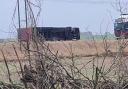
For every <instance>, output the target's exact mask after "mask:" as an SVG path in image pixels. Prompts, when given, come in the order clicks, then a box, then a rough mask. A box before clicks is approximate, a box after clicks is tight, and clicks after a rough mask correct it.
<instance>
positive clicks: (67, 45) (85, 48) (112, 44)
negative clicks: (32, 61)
mask: <svg viewBox="0 0 128 89" xmlns="http://www.w3.org/2000/svg"><path fill="white" fill-rule="evenodd" d="M45 43H46V44H48V45H49V48H50V49H51V51H52V52H53V53H56V52H58V55H59V56H63V57H69V56H70V55H71V51H72V52H73V54H74V55H75V56H83V57H84V56H85V57H87V56H94V55H96V54H97V53H98V54H99V55H100V54H103V53H105V50H104V45H103V42H102V41H96V43H95V45H94V42H93V41H56V42H45ZM107 43H108V44H109V48H108V50H109V51H111V52H112V53H115V52H117V49H118V48H117V47H118V43H117V41H116V40H111V41H109V42H107ZM12 44H14V45H15V47H16V50H17V52H18V56H19V58H20V59H21V60H23V59H25V58H24V57H25V56H27V55H26V53H25V52H24V51H21V50H20V46H19V43H6V44H0V49H1V48H2V49H3V51H4V54H5V56H6V58H7V59H8V60H10V61H11V60H12V61H13V60H15V59H17V57H16V55H15V52H14V49H13V46H12ZM70 49H72V50H70ZM124 50H125V51H126V52H127V51H128V48H125V49H124ZM2 59H3V57H2V54H1V53H0V61H2Z"/></svg>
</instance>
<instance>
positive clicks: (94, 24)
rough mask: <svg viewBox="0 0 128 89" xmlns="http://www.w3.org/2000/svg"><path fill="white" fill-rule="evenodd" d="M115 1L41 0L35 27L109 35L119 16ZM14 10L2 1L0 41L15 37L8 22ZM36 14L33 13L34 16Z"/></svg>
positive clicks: (12, 4) (11, 2)
mask: <svg viewBox="0 0 128 89" xmlns="http://www.w3.org/2000/svg"><path fill="white" fill-rule="evenodd" d="M20 1H21V6H20V8H21V18H22V20H24V4H23V1H24V0H20ZM115 1H116V0H42V1H41V2H42V12H41V14H40V19H39V22H38V26H49V27H67V26H71V27H79V28H80V31H81V32H85V31H91V32H93V33H94V34H99V33H104V32H106V31H107V32H111V33H113V23H114V19H116V18H117V17H119V15H120V12H118V11H117V10H116V9H115V7H116V3H115ZM125 4H126V3H125ZM15 6H16V0H3V1H2V2H1V3H0V12H1V15H0V39H2V38H13V37H17V33H16V28H14V26H13V21H12V17H13V13H14V9H15ZM36 10H37V9H35V10H34V11H35V13H36ZM16 13H17V12H16ZM16 15H17V14H16ZM14 23H15V25H16V27H18V24H17V23H18V22H17V16H15V19H14Z"/></svg>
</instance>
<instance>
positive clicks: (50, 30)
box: [18, 27, 80, 41]
mask: <svg viewBox="0 0 128 89" xmlns="http://www.w3.org/2000/svg"><path fill="white" fill-rule="evenodd" d="M34 29H35V32H36V36H37V37H39V38H42V39H45V40H46V41H54V40H56V41H60V40H63V41H64V40H79V39H80V31H79V28H77V27H76V28H72V27H36V28H27V29H26V28H21V29H18V40H19V41H29V40H31V39H32V34H33V33H34V32H33V31H34Z"/></svg>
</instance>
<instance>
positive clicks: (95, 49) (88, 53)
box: [0, 40, 128, 82]
mask: <svg viewBox="0 0 128 89" xmlns="http://www.w3.org/2000/svg"><path fill="white" fill-rule="evenodd" d="M45 44H46V45H48V46H47V47H49V49H50V50H51V52H52V53H54V54H56V53H58V56H60V60H59V61H60V62H61V63H62V64H63V66H64V67H65V68H66V69H67V70H68V72H69V73H71V70H70V69H71V65H72V58H71V56H72V55H73V56H74V59H73V61H74V65H75V66H76V67H77V68H78V69H79V70H81V72H82V73H83V74H84V75H86V77H89V78H90V79H91V78H92V74H93V66H94V65H95V66H97V67H99V68H100V67H104V72H106V73H107V71H109V69H110V68H112V69H111V70H112V72H110V73H108V74H107V76H106V77H109V78H110V79H112V78H113V75H114V72H113V70H116V66H118V62H119V59H118V57H117V58H115V56H106V57H104V56H102V54H104V53H105V47H108V50H109V51H110V53H116V52H117V51H118V49H119V42H118V41H117V40H109V41H107V43H106V44H105V43H104V42H103V41H54V42H45ZM13 46H14V47H13ZM14 48H15V49H16V53H17V54H18V56H16V53H15V50H14ZM0 49H1V51H3V53H4V55H3V54H2V52H0V61H1V62H0V80H2V81H5V82H7V81H8V74H7V68H6V66H5V63H4V56H5V58H6V60H7V62H8V66H9V70H10V72H11V78H12V79H13V81H16V82H19V80H20V76H21V73H20V72H21V71H20V67H19V63H18V62H17V58H19V59H20V60H21V61H22V67H23V66H24V65H25V64H28V61H27V52H25V49H24V47H23V46H22V50H20V44H19V43H17V42H10V43H2V44H0ZM127 51H128V48H127V46H126V48H125V49H124V52H125V53H127ZM97 54H98V55H101V56H97ZM31 55H33V54H31ZM122 63H123V66H126V65H127V64H128V60H127V56H125V57H123V58H122Z"/></svg>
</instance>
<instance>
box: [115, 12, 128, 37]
mask: <svg viewBox="0 0 128 89" xmlns="http://www.w3.org/2000/svg"><path fill="white" fill-rule="evenodd" d="M114 34H115V36H116V38H117V39H119V38H126V39H127V38H128V14H125V15H124V14H123V15H121V16H120V17H119V18H118V19H116V20H115V22H114Z"/></svg>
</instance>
